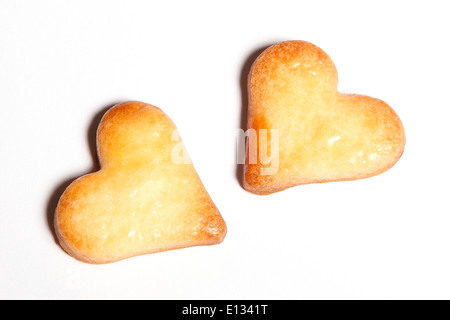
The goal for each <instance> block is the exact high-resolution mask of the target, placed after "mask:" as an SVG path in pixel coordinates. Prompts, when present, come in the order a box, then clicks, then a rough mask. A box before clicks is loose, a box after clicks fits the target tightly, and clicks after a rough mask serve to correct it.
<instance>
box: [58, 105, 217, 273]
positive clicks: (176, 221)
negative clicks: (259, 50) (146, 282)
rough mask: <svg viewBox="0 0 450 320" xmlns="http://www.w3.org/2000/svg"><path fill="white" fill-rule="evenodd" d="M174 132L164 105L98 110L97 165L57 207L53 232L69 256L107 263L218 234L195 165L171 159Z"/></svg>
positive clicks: (211, 240)
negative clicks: (103, 113)
mask: <svg viewBox="0 0 450 320" xmlns="http://www.w3.org/2000/svg"><path fill="white" fill-rule="evenodd" d="M174 132H176V127H175V125H174V123H173V122H172V121H171V120H170V119H169V117H168V116H167V115H166V114H165V113H164V112H163V111H161V110H160V109H158V108H157V107H154V106H152V105H148V104H145V103H141V102H126V103H122V104H119V105H116V106H115V107H113V108H111V109H110V110H109V111H108V112H107V113H106V114H105V115H104V116H103V119H102V121H101V122H100V125H99V127H98V130H97V150H98V155H99V159H100V165H101V169H100V171H98V172H95V173H92V174H89V175H86V176H83V177H81V178H79V179H77V180H75V181H74V182H73V183H72V184H71V185H70V186H69V187H68V188H67V189H66V191H65V192H64V194H63V195H62V196H61V199H60V201H59V203H58V206H57V209H56V214H55V230H56V234H57V236H58V239H59V241H60V244H61V246H62V247H63V248H64V249H65V250H66V251H67V252H68V253H69V254H70V255H72V256H73V257H75V258H77V259H79V260H82V261H84V262H88V263H96V264H99V263H110V262H115V261H118V260H122V259H125V258H129V257H133V256H137V255H142V254H147V253H154V252H160V251H165V250H170V249H178V248H185V247H191V246H199V245H212V244H218V243H220V242H222V241H223V239H224V237H225V234H226V225H225V222H224V220H223V219H222V217H221V215H220V213H219V211H218V210H217V208H216V206H215V205H214V203H213V201H212V200H211V198H210V197H209V195H208V193H207V191H206V190H205V188H204V186H203V184H202V182H201V180H200V178H199V177H198V175H197V172H196V170H195V169H194V167H193V165H192V164H191V163H190V162H188V163H181V164H180V163H177V162H176V161H175V162H174V161H173V160H174V159H173V152H174V150H178V149H179V148H178V147H179V145H180V144H182V142H180V141H179V140H178V139H174V136H176V135H174ZM177 148H178V149H177ZM185 156H186V155H185Z"/></svg>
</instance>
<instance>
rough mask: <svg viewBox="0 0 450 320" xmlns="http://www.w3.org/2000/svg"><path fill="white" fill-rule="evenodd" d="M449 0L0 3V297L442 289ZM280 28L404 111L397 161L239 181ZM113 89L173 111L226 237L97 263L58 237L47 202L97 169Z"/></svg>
mask: <svg viewBox="0 0 450 320" xmlns="http://www.w3.org/2000/svg"><path fill="white" fill-rule="evenodd" d="M447 3H448V1H376V2H368V1H281V0H277V1H261V0H260V1H226V2H225V1H224V2H222V3H219V2H218V1H130V0H127V1H111V0H108V1H80V0H79V1H60V0H55V1H19V0H16V1H9V0H7V1H5V0H2V1H1V2H0V99H1V100H0V143H1V144H0V146H1V149H0V150H1V157H0V168H1V176H0V179H1V184H0V188H1V190H0V191H1V193H0V197H1V198H0V298H25V299H31V298H39V299H79V298H83V299H100V298H101V299H422V298H424V299H433V298H446V299H448V298H450V250H449V247H450V216H449V215H450V210H449V209H450V206H449V200H448V195H449V186H448V181H449V179H450V175H449V169H448V168H449V160H450V150H449V138H450V127H449V116H450V111H449V107H450V106H449V90H450V79H449V74H450V62H449V61H450V42H449V33H448V32H449V30H450V22H449V21H450V19H449V16H448V12H449V10H448V6H447ZM292 39H297V40H307V41H310V42H312V43H314V44H316V45H318V46H320V47H321V48H322V49H324V50H325V51H326V52H327V53H328V54H329V55H330V56H331V58H332V59H333V61H334V62H335V64H336V66H337V68H338V71H339V89H340V91H342V92H347V93H350V92H351V93H361V94H366V95H370V96H374V97H377V98H380V99H383V100H384V101H386V102H387V103H388V104H390V105H391V106H392V107H393V108H394V109H395V110H396V112H397V113H398V114H399V115H400V117H401V119H402V121H403V123H404V126H405V129H406V136H407V145H406V150H405V153H404V155H403V157H402V158H401V160H400V161H399V162H398V163H397V164H396V165H395V167H394V168H392V169H391V170H389V171H388V172H386V173H384V174H382V175H379V176H377V177H373V178H370V179H366V180H360V181H354V182H338V183H329V184H319V185H307V186H298V187H295V188H291V189H289V190H286V191H283V192H280V193H277V194H273V195H270V196H256V195H253V194H250V193H248V192H246V191H245V190H243V189H242V188H241V187H240V184H239V181H238V179H237V176H236V172H237V169H236V165H235V163H234V159H233V157H234V155H235V146H234V142H235V138H236V132H237V129H239V128H240V127H241V123H242V119H241V117H242V116H243V115H245V111H243V109H242V108H243V107H244V108H245V107H246V105H245V102H246V98H245V94H246V91H245V86H244V84H245V81H246V75H247V72H248V69H249V67H250V64H251V62H252V61H253V60H254V59H255V58H256V55H255V54H256V53H258V52H260V50H261V49H263V48H265V47H267V46H268V45H271V44H274V43H276V42H279V41H283V40H292ZM125 100H140V101H144V102H147V103H151V104H154V105H156V106H158V107H160V108H162V109H163V110H164V111H165V112H166V113H167V114H168V115H169V116H170V117H171V118H172V120H173V121H174V122H175V124H176V125H177V127H178V129H179V131H180V133H181V136H182V138H183V140H184V143H185V145H186V147H187V150H188V152H189V154H190V156H191V158H192V159H193V162H194V165H195V167H196V169H197V171H198V173H199V175H200V177H201V178H202V180H203V182H204V184H205V186H206V188H207V190H208V192H209V193H210V195H211V197H212V198H213V200H214V202H215V203H216V205H217V206H218V208H219V209H220V211H221V213H222V215H223V217H224V218H225V220H226V222H227V225H228V228H229V233H228V236H227V238H226V239H225V242H224V243H223V244H221V245H218V246H211V247H196V248H188V249H183V250H177V251H171V252H164V253H159V254H154V255H146V256H141V257H136V258H132V259H128V260H124V261H121V262H118V263H114V264H109V265H100V266H95V265H88V264H84V263H82V262H79V261H77V260H75V259H73V258H71V257H70V256H68V255H67V254H66V253H64V251H63V250H62V249H61V248H60V247H59V246H58V244H57V243H56V242H55V239H54V236H53V233H52V229H51V228H50V223H51V220H52V218H53V211H54V209H55V206H56V203H57V201H58V198H59V196H60V195H61V193H62V192H63V190H64V188H65V187H66V186H67V185H68V183H69V182H70V181H72V180H73V179H74V178H76V177H78V176H80V175H83V174H85V173H88V172H91V171H92V170H93V169H94V168H95V166H94V164H93V163H94V159H95V158H94V156H95V155H94V154H93V150H94V149H95V145H94V144H93V138H94V136H95V130H96V126H97V125H98V122H99V120H100V117H101V115H102V114H103V112H105V110H106V108H107V107H109V106H111V105H113V104H115V103H117V102H121V101H125ZM243 104H244V105H243ZM244 110H245V109H244Z"/></svg>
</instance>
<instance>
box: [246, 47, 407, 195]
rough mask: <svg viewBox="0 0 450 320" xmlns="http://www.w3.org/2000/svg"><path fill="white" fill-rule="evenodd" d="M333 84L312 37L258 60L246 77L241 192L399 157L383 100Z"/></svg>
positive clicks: (371, 171)
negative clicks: (344, 90) (342, 90)
mask: <svg viewBox="0 0 450 320" xmlns="http://www.w3.org/2000/svg"><path fill="white" fill-rule="evenodd" d="M337 82H338V80H337V71H336V67H335V65H334V63H333V61H332V60H331V59H330V57H329V56H328V55H327V54H326V53H325V52H324V51H322V50H321V49H320V48H318V47H317V46H315V45H313V44H311V43H309V42H305V41H286V42H282V43H278V44H275V45H273V46H271V47H269V48H268V49H266V50H265V51H264V52H263V53H262V54H261V55H260V56H259V57H258V58H257V59H256V61H255V62H254V63H253V65H252V68H251V70H250V74H249V79H248V94H249V106H248V118H247V129H248V130H247V136H248V137H249V138H250V139H249V140H250V141H249V143H248V146H247V149H246V152H247V154H246V163H245V165H244V179H243V185H244V188H245V189H246V190H248V191H250V192H253V193H256V194H270V193H273V192H277V191H281V190H284V189H286V188H289V187H293V186H296V185H301V184H308V183H318V182H331V181H342V180H355V179H362V178H367V177H371V176H374V175H377V174H380V173H382V172H384V171H386V170H388V169H389V168H391V167H392V166H393V165H394V164H395V163H396V162H397V160H398V159H399V158H400V157H401V155H402V153H403V149H404V146H405V133H404V129H403V125H402V123H401V121H400V118H399V117H398V116H397V114H396V113H395V112H394V111H393V110H392V108H391V107H389V106H388V105H387V104H386V103H385V102H383V101H381V100H378V99H375V98H371V97H367V96H362V95H355V94H342V93H339V92H338V91H337ZM266 130H267V131H266ZM249 131H253V133H254V134H253V135H252V134H251V133H249ZM253 136H254V137H256V138H255V139H251V137H253ZM252 151H253V152H252ZM269 154H270V156H268V155H269Z"/></svg>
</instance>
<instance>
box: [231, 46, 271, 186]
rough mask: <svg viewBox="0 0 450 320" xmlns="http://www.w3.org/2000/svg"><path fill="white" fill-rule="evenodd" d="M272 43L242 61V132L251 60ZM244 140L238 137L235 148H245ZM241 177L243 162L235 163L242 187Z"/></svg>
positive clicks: (245, 118)
mask: <svg viewBox="0 0 450 320" xmlns="http://www.w3.org/2000/svg"><path fill="white" fill-rule="evenodd" d="M273 44H274V43H270V44H267V45H264V46H262V47H259V48H258V49H256V50H254V51H253V52H252V53H251V54H250V55H249V56H248V57H247V58H246V59H245V61H244V63H243V65H242V68H241V73H240V77H239V85H240V88H241V117H240V121H239V124H238V125H239V129H241V130H243V131H244V132H245V131H246V130H247V113H248V87H247V81H248V75H249V73H250V69H251V68H252V65H253V62H255V60H256V58H258V57H259V55H260V54H261V53H263V51H264V50H266V49H267V48H269V47H270V46H272V45H273ZM245 143H246V142H245V140H243V139H238V140H237V146H236V147H237V150H245ZM237 159H241V157H240V155H239V154H238V156H237ZM243 178H244V164H243V163H239V161H238V163H237V165H236V179H237V180H238V182H239V184H240V185H241V187H242V188H243V187H244V185H243V182H244V181H243Z"/></svg>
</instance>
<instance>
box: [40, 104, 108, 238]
mask: <svg viewBox="0 0 450 320" xmlns="http://www.w3.org/2000/svg"><path fill="white" fill-rule="evenodd" d="M116 104H117V103H113V104H109V105H107V106H106V107H103V108H102V109H101V110H100V111H98V112H97V113H96V114H95V115H94V117H93V119H92V121H91V123H90V124H89V127H88V131H87V142H88V145H89V152H90V154H91V157H92V167H91V169H90V170H89V171H88V172H87V173H92V172H96V171H98V170H100V162H99V159H98V156H97V128H98V125H99V124H100V121H101V120H102V118H103V115H104V114H105V113H106V111H108V110H109V109H110V108H111V107H113V106H115V105H116ZM87 173H85V174H87ZM82 175H84V174H82ZM80 176H81V175H74V176H72V177H70V178H66V179H64V180H63V181H62V182H60V183H59V184H58V185H57V186H56V187H55V188H54V189H53V192H52V193H51V194H50V197H49V199H48V201H47V210H46V217H47V224H48V227H49V229H50V231H51V233H52V234H53V238H54V240H55V242H56V243H59V241H58V238H57V236H56V231H55V226H54V223H53V220H54V218H55V210H56V207H57V206H58V202H59V198H61V196H62V194H63V193H64V191H65V190H66V189H67V187H68V186H69V185H70V184H72V182H74V181H75V180H76V179H77V178H79V177H80Z"/></svg>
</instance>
